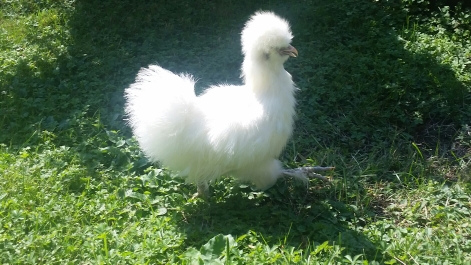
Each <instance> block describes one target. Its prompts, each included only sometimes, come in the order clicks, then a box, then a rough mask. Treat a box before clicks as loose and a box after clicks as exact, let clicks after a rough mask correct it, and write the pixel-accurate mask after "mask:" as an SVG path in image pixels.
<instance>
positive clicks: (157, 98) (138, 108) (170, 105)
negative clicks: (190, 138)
mask: <svg viewBox="0 0 471 265" xmlns="http://www.w3.org/2000/svg"><path fill="white" fill-rule="evenodd" d="M194 84H195V80H194V79H193V77H192V76H191V75H188V74H180V75H176V74H174V73H172V72H170V71H168V70H165V69H163V68H162V67H160V66H157V65H151V66H149V67H148V68H142V69H141V70H140V71H139V73H138V74H137V77H136V81H135V82H134V83H133V84H131V85H130V86H129V87H128V88H127V89H126V90H125V98H126V105H125V112H126V114H127V118H128V123H129V124H130V126H131V127H132V130H133V133H134V135H135V136H136V138H137V140H138V142H139V144H140V146H141V148H142V150H143V151H144V153H145V154H146V155H147V156H148V157H149V158H150V160H151V161H157V160H160V159H161V158H162V155H164V156H165V154H163V153H165V152H166V151H168V148H172V147H171V144H175V143H172V141H169V139H170V138H171V137H170V138H169V136H171V135H178V132H179V131H180V130H183V129H184V128H183V127H184V125H185V124H187V120H188V119H189V113H191V112H192V111H193V108H194V105H195V104H194V102H195V99H196V95H195V91H194Z"/></svg>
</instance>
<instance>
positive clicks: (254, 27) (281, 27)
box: [242, 12, 293, 56]
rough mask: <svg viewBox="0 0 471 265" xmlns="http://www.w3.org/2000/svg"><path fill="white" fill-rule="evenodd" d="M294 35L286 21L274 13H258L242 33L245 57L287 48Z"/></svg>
mask: <svg viewBox="0 0 471 265" xmlns="http://www.w3.org/2000/svg"><path fill="white" fill-rule="evenodd" d="M292 38H293V35H292V34H291V30H290V27H289V24H288V22H287V21H286V20H284V19H282V18H280V17H278V16H277V15H275V14H274V13H273V12H257V13H255V14H254V15H253V16H252V17H251V18H250V20H249V21H248V22H247V23H246V24H245V28H244V30H243V31H242V52H243V53H244V55H246V56H247V55H249V54H256V53H259V52H262V53H266V52H268V51H269V49H271V48H282V47H287V46H288V45H289V44H290V43H291V39H292Z"/></svg>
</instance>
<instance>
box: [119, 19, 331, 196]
mask: <svg viewBox="0 0 471 265" xmlns="http://www.w3.org/2000/svg"><path fill="white" fill-rule="evenodd" d="M292 37H293V35H292V34H291V30H290V26H289V24H288V22H287V21H285V20H284V19H282V18H280V17H278V16H276V15H275V14H274V13H271V12H257V13H255V14H254V15H253V16H252V17H251V18H250V20H249V21H248V22H247V23H246V25H245V28H244V29H243V31H242V52H243V54H244V62H243V64H242V77H243V80H244V85H242V86H233V85H218V86H212V87H209V88H208V89H206V90H205V91H204V92H203V93H202V94H201V95H199V96H196V95H195V91H194V84H195V80H194V79H193V78H192V77H191V76H190V75H187V74H180V75H175V74H173V73H172V72H170V71H168V70H165V69H163V68H161V67H159V66H156V65H151V66H149V67H148V68H145V69H144V68H143V69H141V70H140V71H139V73H138V75H137V78H136V82H135V83H134V84H132V85H130V87H129V88H127V89H126V91H125V96H126V99H127V103H126V113H127V115H128V117H129V122H130V125H131V127H132V129H133V133H134V135H135V137H136V138H137V141H138V142H139V145H140V147H141V149H142V150H143V152H144V153H145V154H146V156H147V157H148V158H149V159H150V160H151V161H152V162H157V161H160V162H161V163H162V164H163V165H164V166H166V167H168V168H169V169H171V170H173V171H176V172H178V174H179V175H180V176H182V177H186V181H187V182H190V183H195V184H197V185H198V194H199V195H202V196H206V195H207V192H208V183H209V182H211V181H213V180H215V179H217V178H219V177H221V176H233V177H235V178H237V179H239V180H242V181H246V182H251V183H253V184H254V185H255V187H256V188H258V189H261V190H264V189H267V188H269V187H271V186H272V185H274V184H275V182H276V181H277V179H278V178H279V177H280V176H282V175H290V176H294V177H297V178H300V179H303V180H307V177H308V175H310V176H313V177H318V178H323V177H322V176H321V175H319V174H316V173H314V171H324V170H330V169H332V168H321V167H305V168H299V169H294V170H284V169H283V168H282V163H281V162H280V161H279V160H278V159H277V158H278V157H279V155H280V154H281V152H282V150H283V148H284V146H285V145H286V143H287V141H288V139H289V138H290V136H291V133H292V130H293V117H294V115H295V110H294V107H295V98H294V92H295V90H296V87H295V85H294V83H293V81H292V80H291V75H290V74H289V73H288V72H286V71H285V69H284V67H283V63H284V62H285V61H286V60H287V59H288V58H289V57H290V56H291V57H296V56H297V55H298V51H297V50H296V49H295V48H294V47H293V46H291V44H290V43H291V39H292Z"/></svg>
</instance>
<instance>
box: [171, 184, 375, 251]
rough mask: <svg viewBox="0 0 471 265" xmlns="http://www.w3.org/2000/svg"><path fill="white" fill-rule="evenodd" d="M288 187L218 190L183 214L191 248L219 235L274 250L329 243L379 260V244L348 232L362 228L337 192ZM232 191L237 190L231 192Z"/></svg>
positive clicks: (182, 222) (323, 186) (315, 187)
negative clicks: (251, 237)
mask: <svg viewBox="0 0 471 265" xmlns="http://www.w3.org/2000/svg"><path fill="white" fill-rule="evenodd" d="M288 182H289V181H279V182H278V184H277V185H276V186H275V187H273V188H271V189H269V190H267V191H265V192H253V191H252V190H251V189H250V188H245V187H241V188H240V187H238V186H237V185H235V186H234V185H220V184H218V185H217V186H216V187H215V188H214V194H213V196H212V197H210V198H209V200H208V201H207V202H201V201H200V202H198V203H195V204H189V205H187V206H186V207H185V208H184V209H183V214H182V216H183V219H182V221H181V222H179V226H180V227H181V229H182V230H183V231H184V232H185V233H186V234H187V240H186V244H187V245H188V246H201V245H202V244H204V243H206V242H207V241H208V240H209V239H210V238H212V237H213V236H215V235H217V234H220V233H221V234H232V235H233V236H234V237H236V238H237V237H238V236H241V235H244V234H247V233H253V234H256V235H257V236H256V237H257V239H258V240H259V242H261V243H264V244H267V245H268V246H270V247H271V246H273V245H279V246H281V247H288V246H293V247H295V248H303V249H306V248H309V247H311V249H312V248H313V247H315V246H317V245H319V244H322V243H323V242H325V241H328V242H329V243H330V244H331V245H332V244H334V245H337V246H340V247H342V248H345V249H346V251H348V253H349V254H350V255H352V254H353V255H357V254H367V255H368V256H374V255H375V253H376V252H377V251H378V250H377V249H376V247H375V246H374V244H373V243H372V242H371V241H370V240H369V239H368V238H366V237H365V236H364V235H363V234H361V233H359V232H357V231H354V230H352V229H351V228H349V227H348V223H361V222H359V221H358V219H357V217H356V216H355V211H354V210H353V208H352V207H351V206H348V205H346V204H344V203H342V202H340V201H338V200H336V199H335V198H334V197H335V196H332V194H331V192H330V191H329V189H330V188H332V187H330V186H329V185H327V186H325V184H324V183H322V184H321V186H312V187H311V188H310V189H309V190H306V187H305V186H300V185H296V184H295V185H293V183H288ZM232 184H233V183H232ZM228 187H232V188H229V189H231V190H230V191H229V192H228V191H226V189H228ZM223 193H226V194H223Z"/></svg>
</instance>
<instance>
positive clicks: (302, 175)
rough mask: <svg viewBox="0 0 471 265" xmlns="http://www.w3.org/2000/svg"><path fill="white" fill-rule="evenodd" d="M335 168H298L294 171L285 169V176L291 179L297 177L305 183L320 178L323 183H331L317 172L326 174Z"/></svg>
mask: <svg viewBox="0 0 471 265" xmlns="http://www.w3.org/2000/svg"><path fill="white" fill-rule="evenodd" d="M334 169H335V167H298V168H294V169H285V170H284V171H283V174H284V175H286V176H290V177H295V178H298V179H301V180H303V181H307V180H308V179H309V178H318V179H321V180H323V181H327V182H330V179H329V178H327V177H325V176H322V175H321V174H318V173H316V172H324V171H330V170H334Z"/></svg>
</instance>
